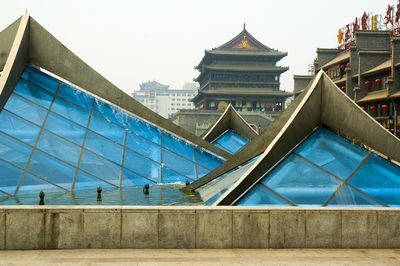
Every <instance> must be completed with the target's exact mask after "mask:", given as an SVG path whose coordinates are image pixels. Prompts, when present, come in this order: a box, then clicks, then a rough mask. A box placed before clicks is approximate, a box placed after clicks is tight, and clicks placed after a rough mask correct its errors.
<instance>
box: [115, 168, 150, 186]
mask: <svg viewBox="0 0 400 266" xmlns="http://www.w3.org/2000/svg"><path fill="white" fill-rule="evenodd" d="M145 184H155V182H152V181H150V180H149V179H146V178H144V177H141V176H140V175H137V174H135V173H133V172H131V171H129V170H128V169H125V168H124V169H123V170H122V187H123V188H125V187H127V186H144V185H145Z"/></svg>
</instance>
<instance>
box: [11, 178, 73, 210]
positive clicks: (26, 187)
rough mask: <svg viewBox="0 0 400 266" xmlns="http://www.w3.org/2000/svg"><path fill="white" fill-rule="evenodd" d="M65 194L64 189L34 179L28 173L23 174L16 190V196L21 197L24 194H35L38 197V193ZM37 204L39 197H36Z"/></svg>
mask: <svg viewBox="0 0 400 266" xmlns="http://www.w3.org/2000/svg"><path fill="white" fill-rule="evenodd" d="M40 191H44V192H46V193H47V192H65V190H64V189H62V188H60V187H57V186H55V185H53V184H51V183H49V182H47V181H45V180H43V179H40V178H39V177H36V176H34V175H32V174H30V173H25V174H24V177H23V178H22V181H21V184H20V186H19V189H18V194H17V195H21V194H24V193H27V194H31V193H37V195H38V196H39V192H40ZM37 202H38V203H39V197H37Z"/></svg>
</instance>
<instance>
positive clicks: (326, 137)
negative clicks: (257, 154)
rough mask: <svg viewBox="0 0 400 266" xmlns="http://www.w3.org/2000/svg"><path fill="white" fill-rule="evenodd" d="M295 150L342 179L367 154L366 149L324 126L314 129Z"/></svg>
mask: <svg viewBox="0 0 400 266" xmlns="http://www.w3.org/2000/svg"><path fill="white" fill-rule="evenodd" d="M295 152H296V153H298V154H300V155H301V156H303V157H305V158H306V159H308V160H310V161H312V162H313V163H315V164H317V165H318V166H320V167H322V168H324V169H325V170H327V171H329V172H331V173H333V174H335V175H336V176H338V177H340V178H342V179H346V178H347V177H348V176H349V175H350V174H351V173H352V172H353V171H354V169H356V168H357V166H358V165H359V164H360V163H361V161H362V160H363V159H364V158H365V156H367V155H368V151H367V150H366V149H364V148H361V147H360V146H358V145H355V144H354V143H352V142H351V141H349V140H347V139H345V138H343V137H340V136H339V135H337V134H335V133H333V132H332V131H330V130H328V129H325V128H320V129H318V130H316V131H315V132H314V133H313V134H312V135H311V136H310V137H309V138H308V139H306V140H305V141H304V142H303V143H302V144H301V145H300V146H299V147H298V148H297V149H296V151H295Z"/></svg>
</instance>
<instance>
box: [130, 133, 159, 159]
mask: <svg viewBox="0 0 400 266" xmlns="http://www.w3.org/2000/svg"><path fill="white" fill-rule="evenodd" d="M126 138H127V139H126V146H127V147H128V148H130V149H132V150H134V151H136V152H138V153H140V154H143V155H144V156H147V157H149V158H151V159H153V160H154V161H157V162H161V148H160V146H158V145H157V144H154V143H153V142H150V141H148V140H146V139H144V138H142V137H140V136H137V135H135V134H133V133H131V132H129V131H128V134H127V136H126Z"/></svg>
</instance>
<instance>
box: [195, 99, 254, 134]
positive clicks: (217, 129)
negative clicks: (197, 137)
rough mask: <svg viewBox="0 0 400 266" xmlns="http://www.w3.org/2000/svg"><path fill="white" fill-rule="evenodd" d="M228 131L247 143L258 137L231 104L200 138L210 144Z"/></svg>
mask: <svg viewBox="0 0 400 266" xmlns="http://www.w3.org/2000/svg"><path fill="white" fill-rule="evenodd" d="M229 129H232V130H233V131H235V132H236V133H237V134H239V135H240V136H242V137H244V138H246V139H248V140H249V141H250V140H252V139H253V138H254V137H256V136H258V133H257V132H255V131H254V129H253V128H252V127H251V126H250V125H249V124H248V123H247V122H246V120H244V119H243V117H242V116H241V115H239V113H238V112H236V110H235V108H233V106H232V105H231V104H229V105H228V107H227V108H226V110H225V112H224V113H223V114H222V115H221V116H220V117H219V118H218V119H217V121H215V122H214V123H213V124H212V125H211V126H210V127H209V128H208V129H207V130H206V131H205V132H204V133H203V134H202V135H201V136H202V137H203V139H204V140H207V141H208V142H212V141H214V140H215V139H217V138H218V137H219V136H220V135H221V134H223V133H224V132H225V131H226V130H229Z"/></svg>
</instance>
